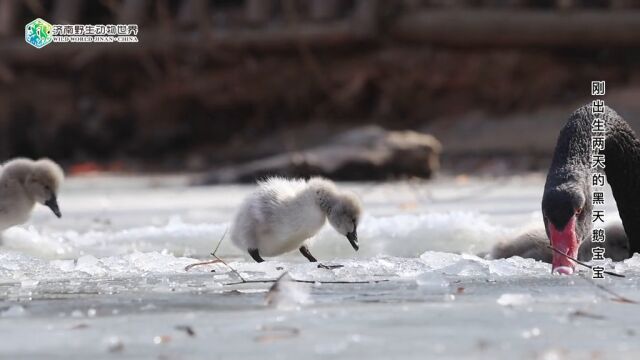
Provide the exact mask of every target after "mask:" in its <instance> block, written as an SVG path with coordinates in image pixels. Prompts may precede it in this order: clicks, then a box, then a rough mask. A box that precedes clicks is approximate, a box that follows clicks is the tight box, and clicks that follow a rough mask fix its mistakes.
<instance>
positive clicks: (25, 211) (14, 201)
mask: <svg viewBox="0 0 640 360" xmlns="http://www.w3.org/2000/svg"><path fill="white" fill-rule="evenodd" d="M63 180H64V173H63V172H62V169H61V168H60V166H58V164H56V163H55V162H53V161H51V160H49V159H39V160H36V161H34V160H30V159H22V158H18V159H13V160H10V161H8V162H6V163H4V164H3V165H2V167H1V168H0V231H2V230H5V229H7V228H9V227H11V226H14V225H19V224H23V223H25V222H26V221H27V220H28V219H29V215H30V214H31V211H32V210H33V207H34V205H35V204H36V203H40V204H43V205H46V206H48V207H49V209H51V211H53V213H54V214H55V215H56V216H57V217H61V216H62V214H61V213H60V209H59V208H58V198H57V194H58V189H59V188H60V185H61V184H62V181H63Z"/></svg>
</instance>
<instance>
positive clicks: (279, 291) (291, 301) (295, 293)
mask: <svg viewBox="0 0 640 360" xmlns="http://www.w3.org/2000/svg"><path fill="white" fill-rule="evenodd" d="M265 300H266V303H267V305H268V306H271V307H275V308H277V309H280V310H293V309H297V308H299V306H300V305H303V304H308V303H310V302H311V301H310V298H309V286H307V284H303V283H298V282H295V281H293V279H292V278H291V275H289V273H284V274H283V275H282V276H280V278H279V279H278V281H276V283H275V284H273V286H272V287H271V289H269V291H268V292H267V295H266V296H265Z"/></svg>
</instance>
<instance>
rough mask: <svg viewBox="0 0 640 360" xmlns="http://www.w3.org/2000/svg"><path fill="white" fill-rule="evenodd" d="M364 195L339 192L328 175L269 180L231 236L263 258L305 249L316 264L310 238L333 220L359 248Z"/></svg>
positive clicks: (242, 208) (238, 219)
mask: <svg viewBox="0 0 640 360" xmlns="http://www.w3.org/2000/svg"><path fill="white" fill-rule="evenodd" d="M361 209H362V206H361V205H360V201H359V200H358V198H357V197H356V196H355V195H354V194H352V193H350V192H344V191H340V190H338V188H337V187H336V185H335V184H334V183H333V182H332V181H330V180H327V179H323V178H312V179H310V180H308V181H305V180H302V179H284V178H280V177H272V178H268V179H266V180H264V181H260V182H258V189H256V191H254V192H253V193H252V194H250V195H249V196H248V197H247V198H246V199H245V200H244V202H243V203H242V205H240V210H239V211H238V213H237V214H236V217H235V220H234V223H233V225H232V228H231V240H232V241H233V243H234V244H235V245H236V246H238V247H239V248H241V249H243V250H246V251H248V252H249V255H251V257H252V258H253V259H254V260H255V261H257V262H262V261H264V260H263V259H262V256H277V255H281V254H284V253H286V252H289V251H292V250H295V249H299V250H300V252H301V253H302V255H304V256H305V257H306V258H307V259H308V260H309V261H311V262H316V261H317V260H316V258H315V257H313V255H311V253H310V252H309V248H308V247H307V245H306V244H305V241H306V240H308V239H309V238H311V237H313V236H314V235H315V234H316V233H318V231H319V230H320V228H322V226H323V225H324V223H325V221H326V219H329V223H330V224H331V226H332V227H333V228H334V229H335V230H336V231H338V232H339V233H340V234H342V235H345V236H346V237H347V239H348V240H349V242H350V243H351V246H353V248H354V249H355V250H356V251H357V250H358V248H359V247H358V234H357V228H358V222H359V220H360V214H361V212H362V210H361Z"/></svg>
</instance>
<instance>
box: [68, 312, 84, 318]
mask: <svg viewBox="0 0 640 360" xmlns="http://www.w3.org/2000/svg"><path fill="white" fill-rule="evenodd" d="M71 317H74V318H81V317H84V313H83V312H82V311H81V310H73V311H72V312H71Z"/></svg>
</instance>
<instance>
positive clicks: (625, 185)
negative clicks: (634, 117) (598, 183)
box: [542, 105, 640, 256]
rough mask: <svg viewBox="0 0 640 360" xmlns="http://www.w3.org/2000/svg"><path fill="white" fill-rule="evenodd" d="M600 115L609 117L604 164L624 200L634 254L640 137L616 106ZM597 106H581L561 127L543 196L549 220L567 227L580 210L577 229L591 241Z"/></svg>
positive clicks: (637, 248)
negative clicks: (593, 141)
mask: <svg viewBox="0 0 640 360" xmlns="http://www.w3.org/2000/svg"><path fill="white" fill-rule="evenodd" d="M600 117H601V118H602V119H603V120H605V122H606V132H605V139H606V140H605V150H604V155H605V158H606V163H605V164H606V168H605V170H604V172H605V174H606V177H607V180H608V182H609V184H610V185H611V189H612V191H613V196H614V198H615V200H616V203H617V205H618V212H619V213H620V218H621V219H622V222H623V225H624V229H625V232H626V234H627V237H628V240H629V256H631V255H632V254H633V253H635V252H640V222H639V221H638V220H640V141H639V140H638V138H637V137H636V135H635V133H634V132H633V130H632V129H631V127H630V126H629V124H627V122H626V121H625V120H624V119H623V118H622V117H620V115H618V114H617V113H616V112H615V111H614V110H613V109H611V108H609V107H605V110H604V114H602V115H600ZM594 119H595V117H594V115H593V114H592V111H591V106H590V105H586V106H583V107H581V108H579V109H578V110H576V111H575V112H574V113H573V114H572V115H571V117H570V118H569V120H568V121H567V124H566V125H565V127H564V128H563V129H562V131H561V132H560V135H559V137H558V142H557V145H556V149H555V152H554V155H553V160H552V162H551V167H550V169H549V173H548V174H547V181H546V183H545V188H544V195H543V199H542V211H543V215H544V216H545V226H547V225H548V222H549V221H551V222H553V223H554V225H556V226H557V227H562V226H563V225H564V224H566V223H567V221H568V220H569V218H570V217H571V216H573V215H574V214H575V213H574V209H578V208H580V209H582V212H581V213H579V214H578V215H577V222H576V234H577V236H578V239H579V240H580V241H590V233H591V229H592V222H591V210H592V204H591V192H592V186H591V181H592V179H591V174H592V170H591V136H592V133H591V126H592V122H593V120H594Z"/></svg>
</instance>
